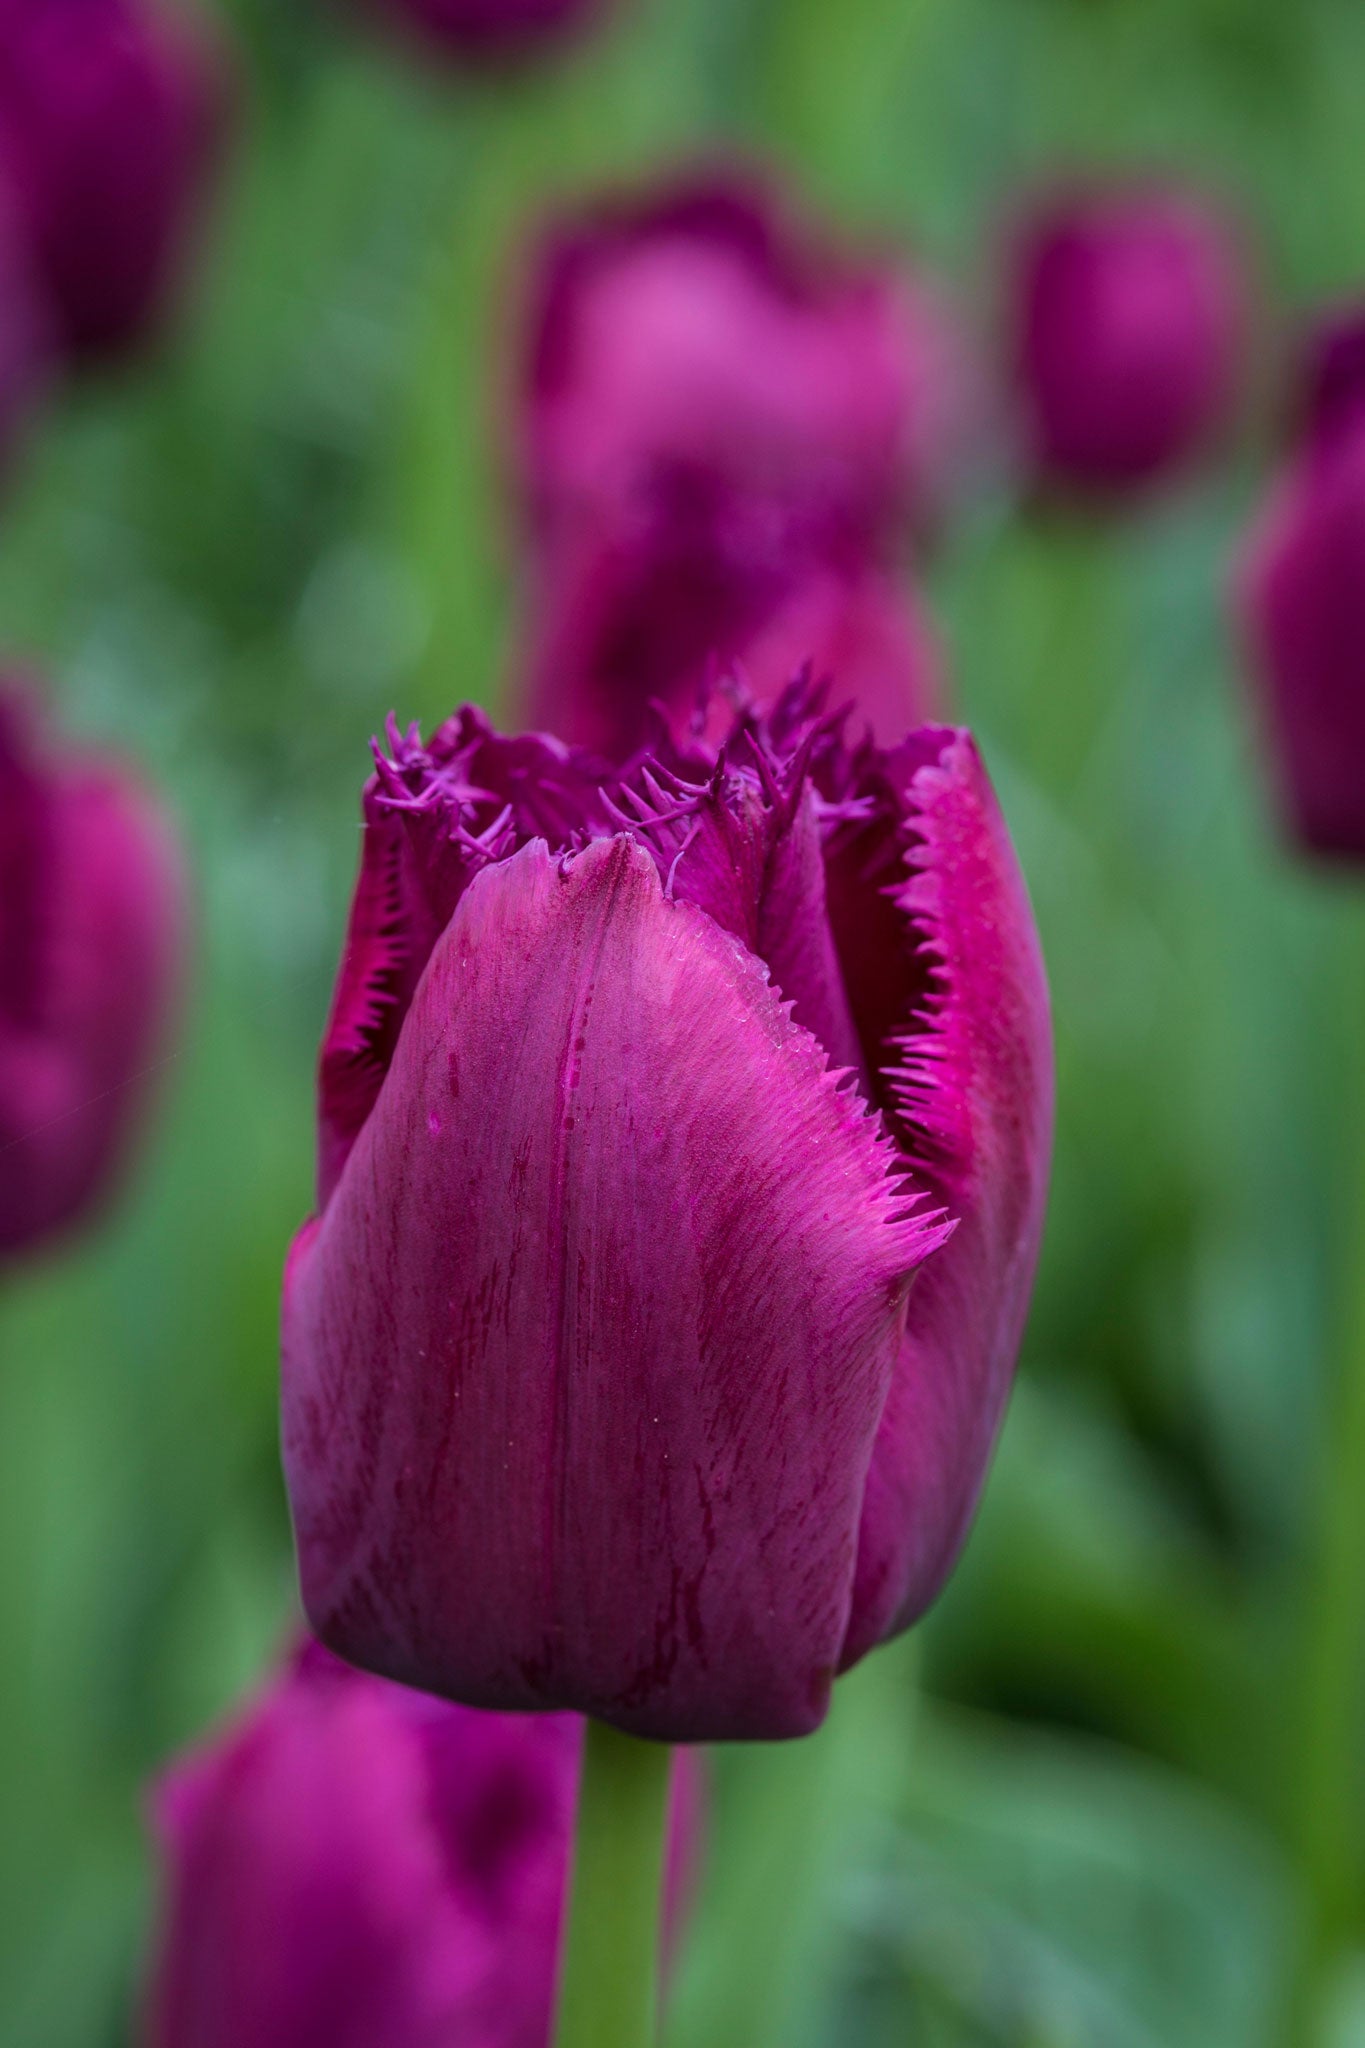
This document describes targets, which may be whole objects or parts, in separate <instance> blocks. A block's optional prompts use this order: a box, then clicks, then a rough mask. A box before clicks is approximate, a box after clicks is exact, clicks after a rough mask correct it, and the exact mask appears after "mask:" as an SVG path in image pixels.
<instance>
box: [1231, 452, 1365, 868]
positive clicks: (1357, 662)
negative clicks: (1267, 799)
mask: <svg viewBox="0 0 1365 2048" xmlns="http://www.w3.org/2000/svg"><path fill="white" fill-rule="evenodd" d="M1319 428H1320V431H1323V430H1324V428H1325V419H1324V418H1320V419H1319ZM1235 595H1236V603H1237V609H1238V613H1239V623H1240V626H1241V631H1242V638H1243V642H1244V645H1245V647H1246V650H1247V654H1248V658H1249V662H1250V666H1251V669H1252V672H1253V674H1254V676H1255V679H1256V682H1257V684H1258V686H1259V689H1260V695H1261V699H1262V713H1263V717H1264V720H1265V723H1266V726H1267V729H1268V734H1269V739H1270V754H1271V759H1272V762H1273V764H1274V770H1275V774H1276V777H1277V780H1278V783H1279V787H1280V794H1281V801H1282V804H1283V807H1284V811H1285V814H1286V817H1287V819H1288V822H1289V825H1290V829H1291V831H1292V832H1293V833H1294V835H1295V836H1296V837H1297V838H1298V839H1299V840H1300V841H1301V842H1302V843H1303V845H1304V846H1306V847H1308V848H1309V849H1311V850H1312V851H1313V852H1316V853H1320V854H1325V855H1328V856H1335V857H1338V858H1342V859H1347V860H1360V859H1362V858H1365V688H1362V678H1363V677H1365V415H1361V416H1358V417H1356V418H1355V420H1354V421H1353V422H1351V421H1347V423H1346V424H1344V425H1339V426H1338V429H1337V430H1336V431H1335V433H1333V434H1330V435H1327V436H1326V437H1325V438H1324V439H1322V440H1321V441H1319V442H1316V443H1315V442H1314V441H1312V440H1311V439H1310V441H1309V443H1308V445H1307V447H1306V448H1305V449H1304V451H1303V453H1302V454H1301V455H1300V456H1299V457H1298V459H1297V460H1296V461H1295V462H1293V463H1292V464H1291V466H1290V468H1289V470H1288V471H1287V473H1286V474H1285V475H1284V476H1283V477H1282V478H1281V479H1280V480H1279V482H1278V483H1276V484H1275V485H1274V487H1273V488H1272V490H1271V493H1270V495H1269V498H1268V499H1267V502H1266V504H1265V506H1264V508H1263V510H1262V511H1261V513H1260V515H1259V516H1258V518H1257V520H1256V522H1255V524H1254V526H1253V527H1252V530H1251V533H1250V535H1249V537H1248V539H1247V542H1246V544H1245V546H1244V549H1243V553H1242V557H1241V561H1240V564H1239V568H1238V573H1237V579H1236V591H1235Z"/></svg>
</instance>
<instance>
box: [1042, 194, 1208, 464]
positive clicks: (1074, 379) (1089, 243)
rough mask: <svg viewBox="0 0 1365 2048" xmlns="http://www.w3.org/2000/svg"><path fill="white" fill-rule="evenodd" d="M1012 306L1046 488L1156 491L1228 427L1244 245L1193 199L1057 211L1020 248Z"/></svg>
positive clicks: (1065, 204)
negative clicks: (1145, 487) (1149, 486)
mask: <svg viewBox="0 0 1365 2048" xmlns="http://www.w3.org/2000/svg"><path fill="white" fill-rule="evenodd" d="M1009 294H1010V305H1009V321H1010V327H1011V336H1010V345H1011V348H1012V350H1013V354H1014V368H1015V373H1016V377H1017V383H1018V396H1019V402H1020V404H1021V407H1022V409H1023V415H1024V420H1023V428H1024V434H1025V439H1026V451H1025V452H1026V455H1027V457H1028V458H1029V459H1030V460H1031V461H1032V463H1033V465H1034V466H1035V468H1036V470H1037V472H1038V473H1039V474H1040V476H1041V477H1042V478H1043V479H1044V481H1046V482H1049V483H1052V484H1056V485H1060V486H1062V487H1064V488H1065V487H1072V488H1079V489H1081V490H1093V491H1097V492H1116V493H1117V492H1122V491H1125V490H1128V489H1131V488H1134V487H1136V486H1139V485H1145V484H1150V483H1154V482H1157V481H1160V480H1163V479H1165V478H1167V477H1169V476H1170V475H1171V474H1172V473H1173V472H1174V471H1176V470H1178V469H1180V468H1181V467H1182V466H1183V465H1184V464H1186V463H1188V462H1189V461H1190V459H1191V458H1192V457H1193V456H1195V455H1196V454H1197V453H1199V452H1200V450H1201V449H1203V448H1204V447H1205V446H1206V445H1207V444H1208V442H1209V441H1210V439H1211V438H1212V436H1213V435H1214V433H1215V432H1216V430H1217V429H1218V428H1219V427H1220V426H1221V425H1223V423H1224V422H1225V420H1226V418H1227V416H1228V413H1229V410H1230V408H1231V404H1232V401H1233V398H1234V396H1235V392H1236V387H1237V383H1238V378H1239V372H1240V358H1241V349H1242V341H1243V337H1244V328H1245V321H1246V310H1245V303H1244V290H1243V284H1242V279H1241V276H1240V268H1239V262H1238V252H1237V247H1236V243H1235V239H1234V237H1233V235H1232V234H1231V232H1230V230H1229V229H1228V228H1227V226H1225V225H1224V224H1223V223H1222V222H1221V221H1220V220H1219V219H1218V218H1217V217H1216V215H1215V214H1213V213H1212V212H1211V211H1209V210H1207V209H1206V208H1205V207H1203V206H1202V205H1201V204H1200V203H1199V202H1198V201H1197V200H1196V199H1194V198H1193V197H1191V196H1189V195H1187V194H1184V193H1179V192H1168V191H1161V190H1159V189H1155V188H1152V187H1139V188H1136V189H1131V190H1127V191H1110V192H1091V193H1086V192H1070V193H1064V194H1061V195H1058V196H1056V197H1054V198H1053V199H1052V200H1050V201H1048V202H1045V203H1043V204H1041V205H1040V206H1039V207H1038V208H1037V210H1036V211H1035V213H1034V214H1033V216H1032V217H1031V218H1030V219H1029V221H1028V222H1027V223H1026V224H1025V226H1024V228H1023V231H1022V232H1021V234H1020V235H1019V237H1018V240H1017V243H1016V247H1015V249H1014V252H1013V257H1012V267H1011V277H1010V283H1009Z"/></svg>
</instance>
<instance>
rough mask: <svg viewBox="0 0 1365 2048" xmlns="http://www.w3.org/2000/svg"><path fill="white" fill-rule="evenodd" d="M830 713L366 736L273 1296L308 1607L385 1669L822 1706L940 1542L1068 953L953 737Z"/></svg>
mask: <svg viewBox="0 0 1365 2048" xmlns="http://www.w3.org/2000/svg"><path fill="white" fill-rule="evenodd" d="M810 708H811V707H810V704H809V702H808V700H807V697H806V693H804V692H803V691H802V690H801V689H800V688H794V689H793V690H792V691H791V692H789V693H788V694H787V696H786V698H785V699H784V700H783V701H782V703H781V704H779V706H778V707H777V709H776V710H775V712H774V713H773V714H772V718H771V720H770V721H769V722H768V723H766V724H765V723H760V722H759V721H758V720H757V719H756V718H755V717H754V716H753V715H751V714H748V713H745V712H742V711H741V712H740V713H738V714H737V716H736V719H735V723H734V728H733V730H732V731H731V732H730V733H729V735H728V736H727V739H726V743H725V745H724V747H723V749H722V750H720V751H717V750H716V749H715V748H713V747H711V746H709V745H707V744H706V743H705V741H704V740H703V738H702V737H701V736H700V735H699V734H698V733H696V732H693V733H690V734H686V735H683V736H681V737H677V738H673V739H669V738H667V737H665V738H662V739H661V742H660V748H659V752H658V754H657V755H656V756H655V758H654V759H653V760H652V761H651V762H640V763H637V764H636V765H635V767H634V768H633V769H632V770H629V771H627V772H626V773H625V775H624V776H623V778H621V779H619V780H618V781H616V782H615V783H614V784H613V785H612V786H611V787H609V788H608V789H607V790H606V791H605V792H604V790H603V788H602V775H603V771H602V770H601V769H600V768H599V766H598V764H597V763H596V762H595V761H593V760H592V759H591V758H589V757H586V756H584V755H582V754H580V753H576V752H573V751H570V750H568V749H566V748H565V747H563V746H562V745H561V744H560V743H558V742H557V741H554V740H551V739H547V738H544V737H538V736H530V737H526V738H522V739H512V740H509V739H502V738H500V737H499V736H498V735H497V734H495V733H494V732H492V731H491V730H490V729H489V727H488V726H487V725H486V723H485V722H484V721H483V719H482V718H481V717H480V715H479V714H478V713H477V712H474V711H470V710H466V711H464V712H462V713H461V714H460V715H459V717H458V718H455V719H453V720H451V721H450V722H449V723H448V724H447V725H445V726H443V727H442V728H441V729H440V730H439V731H438V732H437V733H436V734H434V735H433V737H432V739H431V740H430V741H429V742H428V743H427V744H426V745H423V744H422V743H421V741H420V740H419V738H418V736H417V734H416V731H415V729H414V731H413V732H411V733H409V734H408V735H406V736H403V735H400V734H398V733H397V731H396V730H394V729H391V732H390V748H391V752H390V755H389V756H388V757H385V756H384V755H382V754H379V755H378V757H377V758H378V769H377V773H376V776H375V778H374V779H373V780H372V781H371V783H370V784H369V786H368V789H367V792H366V796H365V825H366V829H365V837H364V841H363V849H362V858H361V871H360V878H359V882H358V885H357V891H356V897H355V903H354V907H353V910H352V916H351V927H350V934H349V938H348V941H347V945H346V950H345V955H344V958H343V962H342V968H341V975H340V979H339V982H338V987H337V993H336V998H335V1002H334V1007H333V1012H332V1018H331V1021H330V1024H329V1027H328V1031H327V1035H326V1039H325V1041H324V1045H323V1052H322V1063H321V1100H320V1118H321V1144H320V1173H319V1180H320V1186H319V1204H320V1213H319V1215H318V1216H317V1217H316V1218H315V1219H314V1220H312V1221H311V1222H309V1223H308V1224H307V1225H306V1226H305V1227H304V1229H303V1231H302V1232H301V1233H300V1235H299V1237H298V1239H297V1240H296V1242H295V1245H294V1248H293V1251H292V1253H291V1256H290V1261H289V1267H288V1272H287V1276H286V1285H285V1306H284V1388H283V1393H284V1457H285V1467H286V1473H287V1477H288V1483H289V1489H290V1495H291V1500H292V1506H293V1512H294V1523H295V1531H296V1536H297V1541H298V1548H299V1557H300V1569H301V1575H302V1581H303V1589H304V1596H305V1602H306V1605H307V1609H308V1613H309V1616H310V1618H311V1620H312V1622H313V1625H314V1627H315V1628H316V1629H317V1630H318V1632H319V1633H320V1634H321V1635H322V1636H323V1638H324V1639H325V1640H326V1641H327V1642H328V1643H330V1645H331V1646H332V1648H334V1649H335V1650H337V1651H339V1652H340V1653H341V1654H342V1655H343V1656H346V1657H348V1658H350V1659H351V1660H352V1661H353V1662H355V1663H357V1664H360V1665H363V1666H365V1667H367V1668H369V1669H371V1670H375V1671H381V1672H384V1673H386V1674H387V1675H389V1676H392V1677H397V1678H403V1679H406V1680H408V1681H409V1682H412V1683H419V1684H421V1685H423V1686H424V1687H426V1688H428V1689H429V1690H430V1691H432V1692H436V1693H442V1694H444V1695H446V1696H448V1697H450V1698H454V1699H460V1700H463V1701H465V1702H467V1703H469V1704H471V1705H482V1706H498V1707H503V1708H525V1707H570V1706H571V1707H574V1708H577V1709H579V1710H582V1711H585V1712H588V1713H591V1714H594V1715H596V1716H598V1717H599V1718H600V1719H602V1720H605V1721H608V1722H613V1723H615V1724H616V1725H617V1726H619V1727H621V1728H623V1729H626V1730H628V1731H630V1732H634V1733H639V1734H645V1735H650V1736H655V1737H659V1738H663V1739H668V1740H682V1741H686V1740H704V1739H710V1738H713V1737H777V1736H784V1735H795V1734H800V1733H803V1732H805V1731H806V1730H809V1729H811V1728H813V1727H815V1726H816V1725H817V1724H818V1722H819V1721H820V1720H821V1718H822V1716H823V1715H824V1713H825V1711H826V1708H827V1705H828V1700H829V1692H830V1685H831V1681H832V1679H833V1677H834V1675H835V1673H836V1671H837V1670H839V1669H840V1668H841V1667H843V1666H846V1665H848V1664H849V1663H851V1662H853V1661H854V1660H855V1659H856V1658H857V1657H859V1656H861V1655H862V1653H863V1652H864V1651H865V1650H867V1649H868V1648H870V1647H871V1646H872V1645H873V1644H874V1643H876V1642H878V1641H879V1640H881V1639H882V1638H883V1637H885V1636H887V1635H889V1634H891V1633H892V1632H894V1631H896V1630H898V1629H900V1628H903V1627H905V1626H906V1625H908V1623H909V1622H911V1621H912V1620H913V1619H914V1618H915V1617H916V1616H917V1615H918V1614H919V1613H920V1612H921V1610H922V1609H923V1608H924V1607H925V1605H926V1604H927V1603H928V1602H929V1601H930V1600H931V1599H932V1597H933V1596H934V1594H935V1592H936V1591H937V1589H938V1587H939V1586H940V1585H941V1583H942V1581H943V1579H944V1577H945V1575H946V1573H947V1572H948V1570H949V1568H950V1566H951V1563H952V1561H953V1559H954V1556H955V1554H956V1552H957V1550H958V1547H959V1545H960V1543H961V1541H962V1538H963V1535H964V1532H965V1529H966V1526H967V1523H968V1520H969V1517H970V1515H971V1512H972V1508H973V1505H974V1502H975V1499H976V1496H977V1493H978V1491H979V1488H980V1485H981V1482H982V1477H983V1474H984V1470H985V1466H986V1462H987V1458H988V1456H989V1451H990V1447H991V1443H992V1441H993V1438H994V1435H995V1431H996V1427H997V1424H998V1422H999V1418H1000V1413H1001V1409H1002V1406H1003V1403H1004V1400H1005V1395H1006V1392H1007V1388H1008V1383H1009V1380H1010V1376H1011V1373H1012V1370H1013V1366H1014V1360H1015V1354H1016V1350H1017V1347H1018V1343H1019V1337H1020V1331H1021V1326H1022V1322H1023V1318H1024V1313H1025V1308H1026V1304H1027V1300H1028V1295H1029V1289H1030V1284H1031V1279H1032V1273H1033V1266H1034V1259H1035V1254H1036V1251H1037V1245H1038V1237H1039V1230H1040V1225H1041V1217H1042V1208H1043V1199H1044V1186H1045V1180H1046V1171H1047V1156H1048V1149H1049V1142H1050V1133H1051V1097H1052V1084H1051V1063H1050V1037H1049V1025H1048V1012H1047V997H1046V988H1045V982H1044V977H1043V969H1042V964H1041V961H1040V959H1039V955H1038V948H1037V940H1036V936H1035V932H1034V927H1033V920H1032V917H1031V915H1030V912H1029V907H1028V901H1027V897H1026V895H1025V892H1024V887H1023V883H1022V881H1021V879H1020V876H1019V873H1018V870H1017V867H1016V865H1015V861H1014V856H1013V853H1012V851H1011V848H1010V844H1009V840H1008V837H1007V835H1006V832H1005V828H1004V825H1003V823H1002V821H1001V819H1000V815H999V812H998V811H997V809H996V805H995V801H994V799H993V797H992V795H991V792H990V788H989V785H988V783H987V781H986V777H985V774H984V771H983V770H982V767H981V764H980V761H979V759H978V757H977V753H976V749H975V747H974V745H973V743H972V740H971V738H970V736H969V735H968V734H966V733H965V732H961V731H952V730H946V729H943V728H925V729H923V730H921V731H919V732H916V733H915V734H913V735H912V736H911V737H910V738H909V739H907V740H905V741H903V742H902V743H901V744H900V745H899V746H897V747H893V748H889V749H883V748H879V747H877V746H876V745H874V744H873V743H872V742H871V741H867V742H865V743H863V744H861V745H860V746H859V747H858V748H857V749H856V750H850V749H848V748H847V747H846V746H845V745H844V744H843V742H842V740H841V739H840V736H839V731H838V724H837V721H830V720H819V719H812V718H811V717H810V715H809V712H810ZM916 1275H918V1277H917V1278H916ZM912 1279H914V1280H915V1285H914V1287H913V1290H912V1288H911V1281H912Z"/></svg>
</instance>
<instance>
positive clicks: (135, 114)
mask: <svg viewBox="0 0 1365 2048" xmlns="http://www.w3.org/2000/svg"><path fill="white" fill-rule="evenodd" d="M224 108H225V79H224V72H223V68H222V65H221V62H220V61H219V53H218V51H217V49H216V48H215V47H213V46H211V45H210V43H209V42H208V41H207V40H206V38H205V36H204V35H203V34H202V33H201V32H199V31H198V30H194V29H191V28H190V26H189V24H188V21H187V18H186V17H185V16H184V15H183V14H182V13H180V12H179V11H176V12H171V11H169V10H163V8H162V6H161V5H160V4H158V0H0V160H3V162H4V163H5V165H6V167H7V169H8V172H9V175H10V177H11V179H12V181H13V183H14V186H15V188H16V191H17V193H18V196H19V200H20V204H21V207H22V210H23V212H24V214H25V217H26V219H27V221H28V225H29V232H30V234H31V236H32V240H33V244H34V248H35V251H36V255H37V259H38V265H39V269H40V272H41V274H42V277H43V281H44V284H45V287H46V290H47V294H48V297H49V299H50V301H51V303H52V306H53V308H54V310H55V313H56V316H57V323H58V327H59V330H60V335H61V339H62V341H63V343H64V345H65V347H66V349H67V350H68V351H69V352H70V353H71V354H72V355H73V356H75V357H77V358H82V359H85V358H94V357H105V356H110V355H117V354H120V353H122V352H124V351H126V350H128V349H130V348H132V347H134V346H136V345H137V344H139V343H141V342H142V341H143V340H144V339H145V338H146V336H147V335H148V333H149V332H150V330H151V329H152V328H153V327H154V326H155V325H156V323H157V321H158V320H159V318H160V317H161V315H162V313H163V311H164V308H165V304H166V301H167V300H168V298H169V297H170V295H171V293H172V291H173V288H174V286H175V285H176V283H177V282H178V280H179V277H180V274H181V272H182V269H183V267H184V263H185V259H186V256H187V253H188V244H189V241H190V238H191V233H192V230H193V227H194V223H195V220H196V217H197V214H198V210H199V204H200V201H201V199H202V197H203V187H204V185H205V182H206V180H207V177H208V173H209V171H210V169H211V167H212V163H213V161H214V158H215V157H216V154H217V144H218V140H219V135H220V131H221V127H222V116H223V112H224Z"/></svg>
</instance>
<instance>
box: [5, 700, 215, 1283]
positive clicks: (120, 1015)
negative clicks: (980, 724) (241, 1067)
mask: <svg viewBox="0 0 1365 2048" xmlns="http://www.w3.org/2000/svg"><path fill="white" fill-rule="evenodd" d="M181 899H182V889H181V879H180V870H179V863H178V860H177V858H176V855H175V850H174V847H173V845H172V843H171V840H170V837H169V834H168V833H167V830H166V827H165V824H164V822H163V820H162V818H161V816H160V814H159V813H158V812H157V810H156V809H155V808H154V806H153V805H152V803H151V801H150V799H149V798H148V797H147V796H146V795H145V794H144V793H143V792H142V791H141V790H140V789H139V788H138V787H137V785H136V784H135V783H134V782H133V781H132V780H131V778H130V777H129V776H128V775H127V774H126V773H125V772H124V771H123V770H122V769H121V768H117V767H114V766H112V765H111V764H109V763H107V762H103V761H94V760H89V761H87V760H83V759H81V758H80V757H79V756H76V755H73V754H72V753H71V752H70V751H68V750H67V749H66V748H65V746H62V747H61V750H60V751H58V747H57V745H56V743H53V742H49V743H46V744H45V743H44V741H43V740H42V738H41V737H40V734H39V730H38V721H37V717H36V713H35V710H34V707H33V705H32V704H31V703H30V701H29V700H28V698H27V696H26V694H25V693H24V692H23V691H21V689H20V688H19V686H18V685H17V684H15V683H13V682H5V683H3V684H0V1259H3V1258H5V1257H6V1256H8V1255H12V1254H14V1253H15V1252H17V1251H20V1250H22V1249H25V1248H27V1247H28V1246H30V1245H32V1244H34V1243H36V1242H37V1241H38V1240H40V1239H42V1238H45V1237H47V1236H49V1235H50V1234H51V1233H52V1232H54V1231H57V1230H59V1229H61V1228H62V1227H63V1226H65V1225H67V1224H70V1223H72V1222H74V1221H76V1220H77V1219H78V1218H80V1217H82V1216H84V1215H85V1214H86V1212H87V1211H88V1210H89V1209H90V1208H91V1207H92V1206H93V1205H95V1204H96V1203H97V1201H98V1200H99V1199H100V1198H101V1197H102V1196H103V1195H104V1194H105V1193H106V1192H107V1190H108V1187H109V1185H110V1182H111V1181H112V1179H113V1178H114V1176H115V1173H116V1169H117V1168H118V1166H119V1165H120V1163H121V1161H122V1157H123V1155H124V1153H125V1151H126V1149H127V1146H128V1142H129V1140H130V1139H131V1137H132V1136H133V1134H134V1131H135V1129H136V1127H137V1124H138V1121H139V1112H140V1110H141V1108H142V1098H143V1096H144V1094H145V1092H146V1083H147V1080H148V1078H149V1072H150V1070H151V1068H152V1067H153V1066H154V1065H155V1062H156V1058H157V1053H158V1050H159V1048H160V1045H161V1042H162V1037H163V1032H164V1027H165V1024H166V1019H167V1013H168V1010H169V1008H170V1004H171V996H172V990H173V984H174V982H175V980H176V973H177V969H178V966H179V959H180V952H181V935H182V927H183V915H182V900H181Z"/></svg>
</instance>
